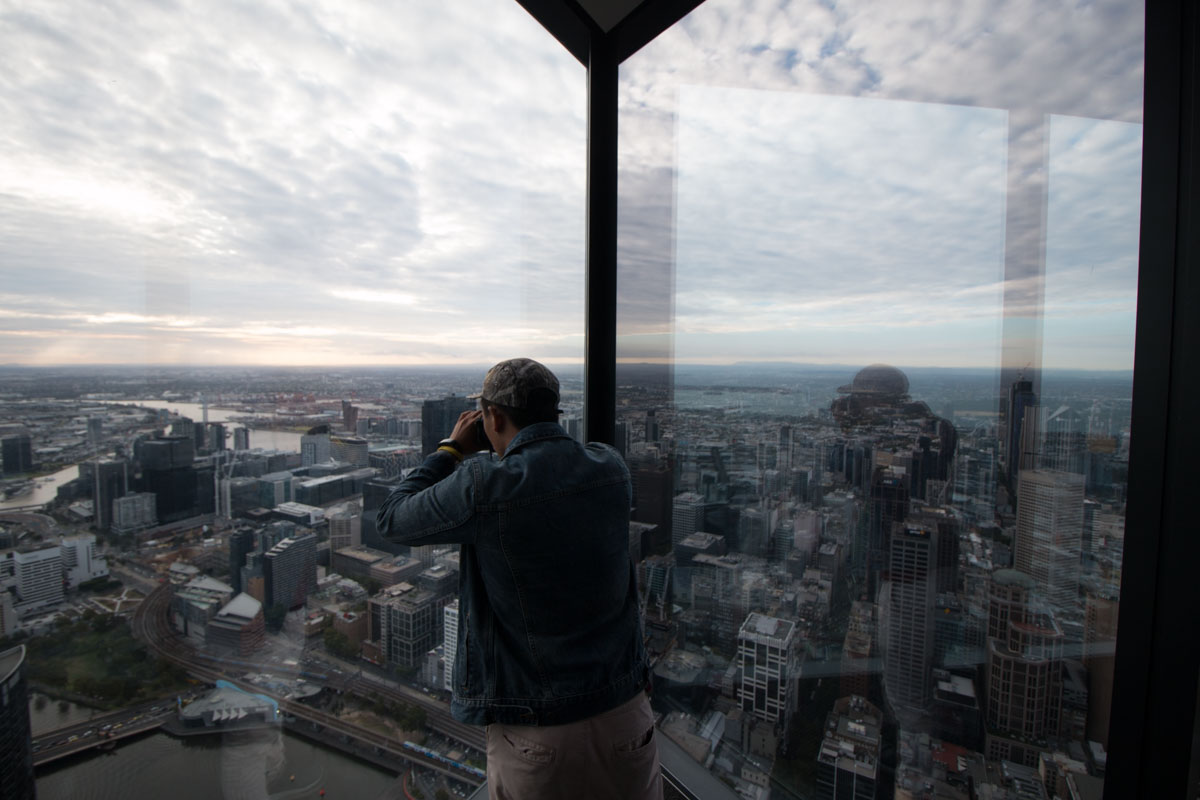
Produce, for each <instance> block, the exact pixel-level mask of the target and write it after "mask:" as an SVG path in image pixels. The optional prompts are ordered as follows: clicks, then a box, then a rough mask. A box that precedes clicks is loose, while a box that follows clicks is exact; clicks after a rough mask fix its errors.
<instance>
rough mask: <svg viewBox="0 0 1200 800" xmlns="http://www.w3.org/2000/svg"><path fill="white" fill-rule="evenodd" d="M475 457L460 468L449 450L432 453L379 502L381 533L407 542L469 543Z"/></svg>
mask: <svg viewBox="0 0 1200 800" xmlns="http://www.w3.org/2000/svg"><path fill="white" fill-rule="evenodd" d="M474 460H475V459H468V460H467V461H466V462H465V463H463V464H462V466H461V467H459V464H458V461H457V460H456V459H455V458H454V456H452V455H450V454H449V453H444V452H433V453H430V454H429V455H428V456H427V457H426V458H425V462H424V463H423V464H421V466H419V467H417V468H416V469H414V470H413V471H412V472H411V473H409V475H408V477H407V478H405V479H404V480H402V481H401V482H400V483H399V485H397V486H396V488H395V489H393V490H392V492H391V494H389V495H388V496H387V498H386V499H385V500H384V501H383V505H381V506H380V507H379V511H378V512H377V513H376V515H375V522H376V526H377V527H378V529H379V535H380V536H382V537H383V538H385V539H387V540H389V541H392V542H396V543H397V544H405V545H411V546H417V545H423V544H464V543H469V542H470V541H471V540H472V539H474V538H475V527H476V526H475V499H474V498H475V469H473V467H475V466H477V465H473V464H472V463H471V462H472V461H474ZM456 467H458V468H457V469H456Z"/></svg>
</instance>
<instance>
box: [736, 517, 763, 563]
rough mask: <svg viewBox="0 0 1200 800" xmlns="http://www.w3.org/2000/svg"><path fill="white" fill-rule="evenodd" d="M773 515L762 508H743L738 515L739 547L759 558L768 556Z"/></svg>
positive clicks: (743, 551)
mask: <svg viewBox="0 0 1200 800" xmlns="http://www.w3.org/2000/svg"><path fill="white" fill-rule="evenodd" d="M770 535H771V515H770V514H768V513H767V512H765V511H764V510H763V509H761V508H754V507H750V508H743V509H742V512H741V514H739V515H738V527H737V549H738V550H739V551H740V552H742V553H746V554H747V555H752V556H757V557H758V558H766V557H767V546H768V543H769V541H770Z"/></svg>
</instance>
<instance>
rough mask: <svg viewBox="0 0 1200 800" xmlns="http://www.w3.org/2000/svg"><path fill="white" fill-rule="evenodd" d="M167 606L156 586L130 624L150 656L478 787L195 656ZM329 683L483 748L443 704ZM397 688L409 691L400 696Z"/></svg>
mask: <svg viewBox="0 0 1200 800" xmlns="http://www.w3.org/2000/svg"><path fill="white" fill-rule="evenodd" d="M169 601H170V587H169V586H168V585H167V584H160V585H159V586H157V587H156V588H155V589H154V591H152V592H150V594H149V595H148V596H147V597H146V599H145V600H144V601H143V602H142V604H141V605H140V606H138V608H137V610H136V611H135V612H134V615H133V620H132V627H133V633H134V636H136V637H137V638H138V639H140V640H141V641H142V642H144V643H145V644H146V645H147V647H149V648H150V649H151V651H153V652H154V653H155V654H157V655H159V656H161V657H162V658H164V659H166V660H167V661H170V662H171V663H174V664H178V665H179V666H181V667H183V668H184V669H186V670H187V671H188V672H189V673H190V674H191V675H193V676H195V677H197V678H200V679H202V680H205V681H209V682H215V681H216V680H218V679H224V680H226V681H229V682H230V683H233V684H234V685H237V686H239V688H242V689H244V690H245V691H248V692H253V693H256V694H264V695H267V696H270V697H273V698H274V699H276V700H277V701H278V702H279V708H280V710H281V711H282V712H284V713H285V714H290V715H292V716H294V717H296V718H297V719H301V720H305V721H307V722H309V723H311V724H313V725H314V726H318V727H317V728H316V729H317V730H327V731H335V732H337V733H339V734H342V735H344V736H346V737H349V738H353V739H357V740H358V741H360V742H362V743H364V744H366V745H368V746H370V747H374V748H376V749H378V750H380V751H383V752H387V753H389V754H391V755H393V756H396V757H399V758H402V759H406V760H407V761H410V762H412V763H415V764H419V765H420V766H423V767H425V768H428V769H432V770H436V771H438V772H441V773H443V774H445V775H447V776H450V777H453V778H454V779H455V780H458V781H462V782H464V783H468V784H469V785H472V786H477V785H478V784H480V783H481V782H482V779H481V778H480V777H479V776H477V775H475V774H474V773H472V772H469V771H466V770H464V769H462V768H457V767H455V766H453V765H448V764H444V763H442V762H440V761H439V760H437V759H434V758H430V757H428V756H425V755H424V754H422V753H418V752H414V751H412V750H409V749H406V748H405V747H404V746H403V744H402V743H401V742H399V741H397V740H396V739H394V738H391V737H389V736H385V735H383V734H380V733H376V732H374V731H371V730H367V729H364V728H361V727H359V726H357V725H353V724H350V723H348V722H345V721H343V720H341V719H339V718H338V717H336V716H334V715H332V714H327V713H325V712H323V711H319V710H318V709H315V708H313V707H311V706H309V705H306V704H304V703H299V702H296V701H293V700H288V699H286V698H283V697H279V696H276V695H273V694H272V693H271V692H269V691H266V690H264V689H263V687H260V686H253V685H249V684H245V683H243V682H241V681H240V680H239V679H238V677H237V676H238V675H240V674H242V673H244V672H245V671H246V667H245V665H244V664H226V663H223V661H224V660H223V659H218V658H214V657H212V656H209V655H207V654H204V653H199V652H197V651H196V649H195V648H193V647H192V646H191V645H189V644H187V643H186V642H184V641H183V640H182V639H181V637H179V636H177V635H176V634H175V632H174V631H172V630H171V628H170V626H169V624H168V622H167V608H168V604H169ZM256 666H258V667H259V668H260V669H261V671H263V672H275V673H278V674H283V675H286V676H289V677H297V676H299V674H300V673H301V672H302V671H303V670H301V669H300V668H298V667H289V666H283V665H271V664H262V665H256ZM310 678H311V676H310ZM327 682H328V679H327ZM333 682H334V684H335V686H336V685H337V684H340V685H341V686H343V687H345V688H346V690H347V691H350V692H353V693H355V694H365V693H366V692H367V691H370V692H372V693H375V694H379V695H382V696H384V697H389V698H392V699H396V700H401V701H403V702H410V703H417V704H419V705H420V706H421V707H422V708H424V709H425V711H426V720H427V721H426V724H427V725H428V726H429V727H431V728H433V730H435V731H437V732H438V733H441V734H443V735H445V736H449V737H452V738H455V739H460V736H471V737H472V741H468V742H465V743H466V744H468V745H469V746H472V747H477V749H482V747H483V739H484V735H483V731H481V730H480V729H478V728H476V727H473V726H467V725H463V724H462V723H460V722H457V721H455V720H454V719H452V718H451V717H450V714H449V709H448V707H447V706H446V704H445V703H443V702H441V701H438V700H436V699H435V698H431V697H428V696H426V695H424V694H423V693H421V692H418V691H416V690H415V689H409V687H399V686H395V685H393V686H386V685H382V684H380V683H377V682H376V681H373V680H365V679H363V678H361V677H353V678H344V677H337V676H335V677H334V681H333ZM402 689H409V690H408V691H402ZM460 741H461V739H460ZM476 743H478V744H476Z"/></svg>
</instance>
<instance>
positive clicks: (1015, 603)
mask: <svg viewBox="0 0 1200 800" xmlns="http://www.w3.org/2000/svg"><path fill="white" fill-rule="evenodd" d="M1036 588H1037V587H1036V583H1035V582H1034V580H1033V579H1032V578H1031V577H1029V576H1028V575H1025V574H1023V573H1021V572H1019V571H1017V570H1011V569H1002V570H997V571H996V572H995V573H993V574H992V582H991V590H990V594H989V598H988V599H989V602H988V649H987V658H988V661H987V676H986V685H987V706H986V712H985V714H986V719H987V754H986V755H987V757H988V758H989V759H1006V760H1009V761H1015V762H1017V763H1018V764H1024V765H1025V766H1036V765H1037V757H1038V753H1039V752H1040V751H1041V750H1042V749H1044V748H1045V740H1046V739H1047V737H1050V736H1057V735H1058V732H1059V720H1060V716H1061V713H1062V687H1063V679H1062V649H1063V634H1062V629H1061V628H1060V627H1059V626H1058V623H1057V622H1056V621H1055V620H1054V616H1053V615H1052V614H1051V613H1050V612H1049V610H1048V609H1046V608H1044V606H1042V604H1041V602H1040V598H1038V597H1037V594H1036Z"/></svg>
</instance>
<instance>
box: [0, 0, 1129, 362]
mask: <svg viewBox="0 0 1200 800" xmlns="http://www.w3.org/2000/svg"><path fill="white" fill-rule="evenodd" d="M1013 5H1014V10H1013V12H1012V13H1011V14H1009V15H1007V16H1005V18H1004V20H1003V21H1002V23H1001V24H1004V25H1015V26H1017V27H1021V20H1022V19H1023V18H1024V16H1031V15H1034V14H1036V13H1040V12H1038V11H1037V9H1036V7H1035V6H1034V5H1030V4H1028V3H1026V2H1024V0H1016V2H1014V4H1013ZM709 6H712V8H709ZM718 7H719V8H718ZM720 9H724V11H725V12H728V11H730V9H733V10H736V11H738V13H736V14H722V13H718V12H719V11H720ZM856 9H857V6H856V5H855V4H854V3H850V4H848V5H847V7H846V8H845V9H840V10H838V11H837V12H836V13H835V12H834V11H833V10H829V9H824V8H821V9H815V10H814V13H816V14H817V17H819V19H816V18H814V23H819V25H820V26H825V27H827V28H828V33H827V35H825V36H823V37H821V41H819V42H808V41H807V39H805V38H804V35H801V34H796V35H797V37H799V38H798V39H797V41H796V42H794V43H792V46H791V49H790V50H789V49H788V47H785V46H784V45H786V44H787V43H786V42H781V40H780V39H779V35H780V34H779V31H780V30H783V31H786V30H787V28H786V27H784V28H777V27H772V25H771V24H767V23H766V21H765V20H767V19H768V18H770V17H771V15H773V14H774V13H775V12H774V11H768V10H765V8H764V7H760V5H759V4H757V3H756V2H754V1H753V0H719V2H718V1H717V0H710V3H709V4H706V5H705V6H702V7H701V9H700V11H699V12H697V13H695V14H693V15H691V16H690V17H689V18H688V19H686V20H685V21H684V22H683V23H682V24H681V25H680V26H678V27H677V29H675V30H673V31H672V32H670V35H668V36H665V37H663V39H662V41H661V43H655V45H654V47H653V48H650V49H649V50H648V52H649V55H647V56H645V57H644V58H643V55H642V54H639V55H638V56H637V57H636V58H637V59H643V60H642V61H641V62H637V63H635V62H636V59H635V60H634V62H631V64H633V66H631V67H630V68H629V69H626V68H625V67H623V68H622V69H623V73H622V98H623V99H622V104H623V111H622V136H623V137H625V139H624V143H623V148H624V152H627V153H629V154H631V157H632V158H633V160H634V162H635V163H637V159H639V158H642V157H644V158H645V159H646V160H645V162H644V163H645V164H647V165H650V166H651V167H654V166H655V165H656V164H657V163H658V162H657V161H655V159H656V158H659V157H660V156H661V154H662V153H663V152H667V151H670V152H672V153H674V152H675V151H676V149H677V150H678V152H677V155H678V158H679V161H678V162H677V163H675V164H674V165H673V167H672V169H674V170H676V172H675V174H676V177H677V181H678V185H677V188H678V194H677V196H676V198H675V200H676V203H677V205H676V207H675V212H676V214H677V216H676V217H675V218H674V220H673V223H672V224H674V225H675V227H674V229H673V230H672V231H671V235H672V236H673V237H674V245H673V250H672V253H673V255H672V258H673V259H674V261H673V262H672V263H671V264H670V265H669V267H668V269H669V270H670V271H671V275H670V276H669V278H668V281H669V283H670V285H671V286H672V287H673V288H672V290H673V291H674V292H675V294H674V295H673V297H672V299H671V301H670V307H671V312H670V313H671V319H670V321H669V323H668V324H663V323H662V322H661V320H660V321H658V322H654V321H646V322H645V323H644V324H641V323H639V322H638V320H637V319H636V315H634V318H633V322H632V324H629V325H626V326H624V327H623V330H622V337H621V344H620V346H619V352H620V354H621V356H622V358H621V361H622V362H629V363H640V362H654V361H662V360H668V361H675V362H678V363H680V364H685V363H695V364H735V363H750V362H771V363H797V364H856V363H861V364H868V363H873V362H876V361H885V362H888V363H896V364H908V365H912V366H943V367H965V368H979V367H991V366H995V365H996V364H997V363H998V359H999V357H1000V343H999V337H1000V328H1001V317H1002V315H1003V314H1009V315H1032V318H1037V319H1038V325H1039V326H1041V327H1040V328H1039V329H1040V330H1043V331H1044V332H1045V340H1044V345H1042V351H1043V356H1044V358H1043V366H1044V367H1045V368H1047V369H1054V368H1083V369H1105V370H1126V369H1129V368H1131V366H1132V356H1133V351H1132V335H1133V320H1134V308H1135V300H1136V293H1135V289H1136V248H1137V207H1138V202H1137V199H1138V192H1139V187H1138V183H1137V182H1138V176H1139V173H1140V154H1141V138H1140V135H1141V134H1140V117H1139V116H1138V115H1139V114H1140V95H1138V96H1136V97H1134V96H1132V94H1131V92H1132V91H1133V90H1127V89H1126V88H1125V87H1126V86H1127V85H1129V86H1132V85H1133V84H1134V83H1137V85H1138V87H1139V88H1138V90H1137V91H1140V83H1138V82H1136V81H1133V82H1128V81H1124V80H1121V81H1112V80H1108V81H1107V83H1106V87H1105V92H1106V94H1103V95H1100V94H1097V95H1096V96H1095V98H1094V99H1091V98H1089V101H1088V102H1087V103H1084V104H1082V105H1081V104H1079V103H1076V102H1074V101H1073V100H1071V98H1072V94H1071V93H1072V91H1075V92H1077V93H1078V92H1082V91H1085V90H1083V89H1078V88H1075V87H1072V86H1070V85H1066V84H1068V83H1069V81H1063V84H1061V85H1056V86H1055V87H1054V91H1053V94H1052V96H1049V97H1048V98H1047V99H1046V102H1047V107H1050V108H1068V109H1078V110H1079V111H1080V112H1081V113H1082V112H1087V113H1091V114H1095V115H1097V116H1105V115H1111V116H1112V118H1113V119H1107V118H1106V119H1093V118H1089V117H1088V116H1086V115H1081V116H1065V115H1064V114H1048V115H1047V116H1046V119H1047V120H1048V122H1047V129H1048V130H1049V142H1048V150H1049V176H1048V186H1049V189H1048V200H1047V222H1046V232H1045V237H1046V239H1045V242H1044V250H1045V272H1046V277H1045V281H1044V285H1043V284H1042V282H1041V281H1040V279H1034V280H1033V284H1031V285H1026V284H1030V279H1010V280H1008V281H1006V280H1005V278H1004V269H1003V267H1004V258H1005V252H1004V249H1005V244H1006V243H1005V229H1004V224H1005V219H1004V212H1005V203H1006V190H1007V187H1006V185H1005V169H1006V166H1007V165H1006V158H1007V157H1008V154H1009V150H1008V146H1009V136H1010V135H1011V132H1010V116H1009V111H1008V110H1007V109H1006V108H1005V107H1004V104H1005V103H1016V102H1017V100H1015V99H1014V98H1013V97H1012V96H1011V94H1006V92H1007V93H1011V91H1012V90H1011V87H1007V86H1006V85H1005V84H1004V83H1003V81H1001V80H1000V79H999V78H997V79H996V80H995V82H994V85H989V84H988V83H987V80H990V73H989V72H988V71H987V70H986V69H984V67H986V65H987V64H988V63H992V62H995V63H1016V62H1017V61H1019V60H1020V59H1019V58H1018V56H1021V55H1022V54H1013V53H1006V52H1002V51H1000V50H995V51H994V52H992V51H991V50H989V51H988V59H985V60H983V61H980V62H978V63H979V69H980V70H981V72H980V74H979V75H949V76H944V77H937V76H938V75H939V69H940V68H939V69H934V65H932V62H931V61H929V60H928V59H927V57H926V56H927V53H926V49H925V48H922V47H921V46H920V42H913V41H907V42H905V43H904V46H903V47H902V48H901V47H899V45H900V41H899V40H898V37H901V36H904V37H911V36H913V35H914V34H913V31H912V29H911V27H904V28H901V27H900V26H897V25H890V24H885V22H886V20H883V19H880V17H879V14H874V15H864V14H862V13H859V11H858V10H856ZM897 13H898V12H897ZM964 13H965V12H964ZM1105 13H1112V9H1108V10H1107V11H1106V12H1105ZM717 17H723V18H728V19H729V20H730V23H729V24H731V25H736V26H739V27H738V31H737V36H739V37H742V38H743V39H744V40H745V41H744V42H742V43H741V45H740V46H744V47H745V50H744V52H743V51H740V52H742V55H744V54H745V53H750V54H753V58H754V59H760V54H761V59H760V60H752V61H750V62H747V63H750V64H751V66H750V67H746V68H745V69H744V74H743V73H741V72H739V73H737V74H736V75H726V74H721V73H720V72H718V70H720V69H742V67H740V66H736V65H735V62H734V61H728V62H722V61H720V60H719V59H713V58H710V57H708V56H706V57H704V58H701V59H700V61H701V62H702V63H703V64H704V65H705V66H704V67H703V69H706V70H712V72H708V73H704V74H697V75H694V76H691V77H689V78H688V79H687V81H692V84H691V85H685V86H684V89H683V90H682V91H680V92H679V94H678V106H677V107H676V106H674V105H671V104H674V103H675V102H676V100H675V97H676V95H675V93H676V87H677V85H678V83H679V81H680V80H683V78H681V77H680V76H679V75H672V74H670V69H671V68H672V67H673V63H672V59H679V63H680V64H682V63H683V61H684V60H685V59H684V58H683V55H684V47H683V43H685V42H693V43H694V42H703V41H705V39H704V35H705V32H706V30H707V27H708V26H710V25H711V23H712V21H713V19H715V18H717ZM755 20H759V21H760V22H762V24H759V23H758V22H755ZM978 22H979V20H974V19H972V18H964V19H962V20H956V21H955V24H959V23H961V24H962V25H963V26H965V27H966V28H970V27H971V26H972V25H975V24H977V23H978ZM1101 23H1103V24H1102V29H1103V30H1118V29H1120V30H1123V28H1121V26H1118V25H1112V24H1111V20H1108V21H1099V22H1097V23H1096V24H1101ZM1089 24H1091V23H1089ZM810 27H811V26H810ZM1046 27H1048V28H1049V27H1050V26H1049V25H1047V26H1046ZM1136 33H1137V32H1136V31H1132V32H1131V33H1130V36H1132V37H1134V38H1136ZM785 38H786V37H785ZM964 41H965V40H964ZM1002 41H1004V39H1002V38H1000V39H997V40H996V41H995V42H994V43H992V44H989V45H988V47H990V48H993V49H994V48H995V47H997V46H999V43H1001V42H1002ZM1088 41H1089V40H1088V39H1087V37H1086V36H1081V38H1080V41H1079V44H1078V47H1080V48H1086V47H1087V42H1088ZM1034 44H1035V45H1036V44H1037V42H1036V41H1034ZM0 45H2V46H3V47H4V50H5V52H6V54H7V56H8V58H9V59H10V60H11V61H12V62H13V63H20V64H22V65H24V66H23V68H22V69H21V70H10V71H8V72H5V73H0V110H3V111H4V113H3V114H2V115H0V145H3V146H2V147H0V268H2V269H3V270H4V273H5V274H6V276H9V280H8V281H7V282H6V283H7V285H6V286H4V287H0V364H15V365H28V366H35V365H70V364H130V365H136V364H142V365H183V366H186V365H256V364H257V365H263V366H270V365H286V366H323V365H347V366H375V365H378V366H424V365H479V364H491V363H494V362H495V361H498V360H500V359H502V358H505V357H508V356H510V355H511V354H513V353H515V352H518V353H528V354H531V355H534V356H535V357H538V358H540V359H541V360H544V361H546V362H547V363H552V364H579V363H581V362H582V360H583V350H584V336H585V335H584V306H583V300H584V275H585V254H584V228H583V222H584V191H585V178H586V176H585V152H586V129H585V116H586V104H585V97H586V85H585V77H586V76H585V73H584V70H583V68H582V67H581V66H580V65H579V64H578V63H577V62H576V61H575V60H574V59H573V58H571V57H570V56H569V55H568V54H567V53H566V51H565V50H564V49H563V48H562V47H561V46H560V45H559V44H558V43H557V42H555V41H554V40H553V39H552V38H551V37H550V36H549V35H547V34H546V32H545V31H544V30H543V29H542V28H541V27H540V26H539V25H538V24H537V23H536V22H535V21H534V20H533V19H532V18H531V17H530V16H529V15H528V14H527V13H526V12H525V11H524V10H523V9H522V8H521V7H520V6H519V5H518V4H516V3H513V2H511V0H477V1H476V2H474V3H471V4H468V5H465V6H464V5H461V4H451V5H449V6H444V7H443V6H441V5H436V4H429V5H428V7H422V4H406V5H405V6H403V7H399V8H386V9H385V8H379V7H375V6H373V5H371V4H366V3H362V4H359V3H349V4H345V3H333V2H325V3H322V2H317V3H314V4H309V6H307V7H306V12H305V13H304V14H300V13H297V11H296V9H294V8H293V7H291V6H290V5H288V4H287V3H284V2H266V3H263V4H259V5H255V6H230V7H227V8H222V9H220V10H219V13H214V9H213V7H212V6H211V4H201V3H190V2H184V3H181V4H178V5H176V6H173V7H172V8H171V9H165V8H158V9H155V8H150V9H147V8H144V7H141V6H138V7H137V10H136V12H135V11H134V10H133V9H132V8H130V9H125V10H124V11H122V10H121V9H120V8H116V9H107V10H106V9H101V8H96V7H94V6H92V5H89V4H81V3H77V2H73V1H72V0H62V1H61V2H49V3H42V4H38V5H37V7H36V8H31V9H21V10H19V11H15V10H10V11H9V12H7V13H3V14H0ZM689 46H691V45H689ZM701 46H702V45H701ZM963 46H964V47H965V46H966V45H963ZM1056 47H1058V48H1059V50H1063V49H1069V48H1065V47H1064V46H1062V45H1061V43H1058V44H1056ZM781 48H782V49H781ZM901 52H911V53H915V54H916V55H915V56H913V57H912V58H904V59H901V58H899V57H898V54H899V53H901ZM655 53H657V55H655ZM789 53H790V55H789ZM1037 53H1038V55H1039V58H1042V59H1043V60H1044V61H1045V63H1044V64H1041V65H1040V68H1041V69H1043V70H1054V69H1055V64H1058V63H1060V61H1061V63H1075V62H1074V61H1073V59H1077V58H1082V57H1084V56H1086V57H1087V58H1093V59H1110V60H1115V61H1114V62H1113V63H1116V64H1117V66H1113V65H1112V63H1110V62H1109V61H1105V62H1103V64H1105V65H1108V66H1105V67H1104V71H1097V72H1096V74H1109V75H1110V74H1113V72H1114V70H1119V69H1121V68H1124V67H1123V65H1124V64H1125V62H1126V61H1128V59H1129V55H1128V54H1127V53H1125V51H1120V52H1117V53H1115V54H1114V53H1113V52H1106V53H1097V52H1094V51H1093V50H1091V49H1089V50H1087V51H1086V52H1085V53H1074V54H1073V53H1071V52H1059V51H1057V50H1055V51H1049V50H1047V51H1045V52H1043V51H1042V50H1038V51H1037ZM1123 53H1125V54H1124V55H1122V54H1123ZM772 54H774V55H772ZM710 55H711V54H710ZM944 55H945V54H943V57H944ZM655 58H657V59H658V61H657V62H655V60H654V59H655ZM1122 59H1125V60H1124V61H1123V60H1122ZM664 63H665V64H667V66H665V67H664V66H662V64H664ZM740 63H742V62H736V64H740ZM1079 63H1080V64H1081V66H1080V67H1079V75H1080V80H1081V81H1086V82H1087V85H1088V86H1089V87H1090V86H1092V85H1093V84H1094V82H1095V80H1096V78H1095V75H1093V74H1091V71H1090V70H1088V69H1085V68H1084V66H1082V65H1083V63H1084V62H1082V61H1080V62H1079ZM1139 63H1140V62H1139ZM760 70H761V71H760ZM1118 74H1120V73H1118ZM922 80H925V81H934V80H947V81H960V82H961V84H962V85H961V87H959V88H958V89H954V88H953V87H950V88H947V89H946V91H947V92H948V93H953V92H954V91H959V92H961V93H962V98H963V100H962V101H961V102H958V104H949V105H948V104H941V103H938V102H931V97H930V96H929V95H930V92H928V91H926V92H925V93H924V94H922V92H921V91H918V90H916V89H913V88H911V87H912V86H918V85H919V82H920V81H922ZM685 82H686V81H685ZM746 84H750V85H759V84H761V85H762V87H763V89H762V90H757V89H756V90H751V89H745V88H737V87H738V86H743V85H746ZM897 86H898V87H900V88H899V89H895V88H889V87H897ZM717 87H720V88H717ZM906 87H908V88H906ZM887 91H894V92H896V94H897V95H898V96H902V97H905V99H904V100H896V99H889V98H888V96H887V94H886V92H887ZM972 91H975V92H976V93H975V94H974V95H973V94H971V92H972ZM1086 91H1092V89H1087V90H1086ZM1122 92H1125V94H1122ZM660 96H669V97H670V102H669V104H668V106H669V110H668V112H667V113H668V115H671V114H677V115H678V116H677V118H676V119H675V121H677V122H678V128H675V127H674V122H672V124H671V125H670V126H667V127H666V128H665V129H664V128H662V127H655V126H656V125H658V124H659V123H658V122H655V120H660V117H661V116H662V114H663V108H662V107H658V106H656V105H655V103H656V102H658V98H659V97H660ZM1130 109H1132V110H1130ZM1116 119H1119V120H1120V121H1113V120H1116ZM663 130H666V132H667V133H666V135H661V134H662V133H663ZM672 157H674V156H672ZM1131 287H1133V288H1132V289H1131ZM619 291H620V293H621V294H620V296H621V302H622V303H623V304H624V305H625V306H628V307H634V306H636V305H637V303H638V302H639V301H640V300H642V299H643V298H641V297H640V295H639V291H640V289H639V287H638V286H637V285H635V284H634V283H632V282H627V283H626V284H624V285H622V286H621V287H620V290H619ZM1006 294H1007V295H1009V296H1013V295H1021V296H1026V295H1028V296H1030V297H1040V298H1041V300H1040V304H1039V305H1036V306H1030V307H1022V306H1020V305H1016V304H1013V303H1012V302H1010V303H1009V305H1007V306H1004V305H1003V303H1002V298H1004V297H1005V296H1006ZM655 302H657V300H655ZM643 344H645V345H646V347H644V348H642V345H643ZM664 353H668V354H669V355H668V356H666V357H665V359H664Z"/></svg>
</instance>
